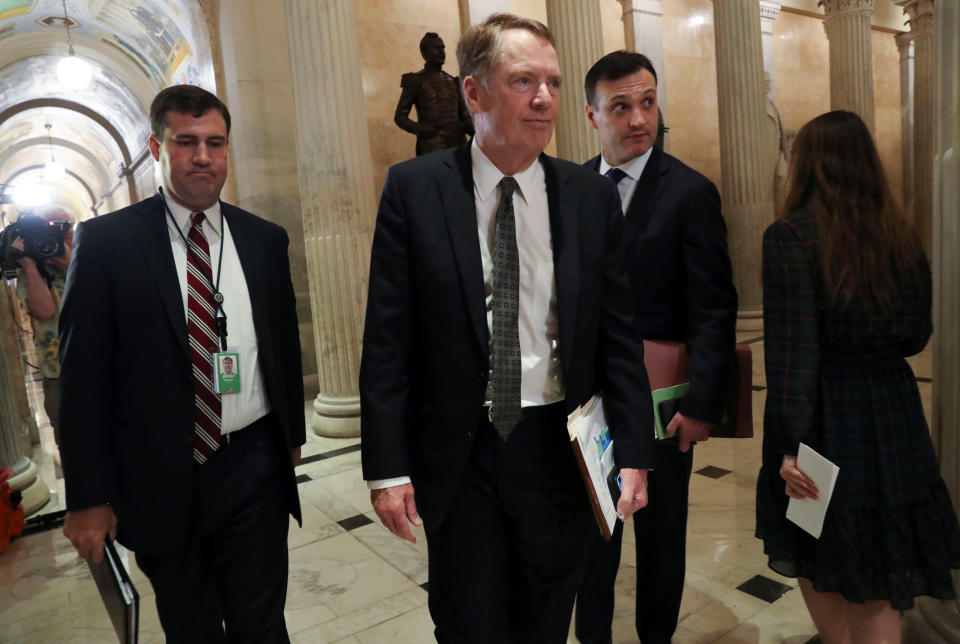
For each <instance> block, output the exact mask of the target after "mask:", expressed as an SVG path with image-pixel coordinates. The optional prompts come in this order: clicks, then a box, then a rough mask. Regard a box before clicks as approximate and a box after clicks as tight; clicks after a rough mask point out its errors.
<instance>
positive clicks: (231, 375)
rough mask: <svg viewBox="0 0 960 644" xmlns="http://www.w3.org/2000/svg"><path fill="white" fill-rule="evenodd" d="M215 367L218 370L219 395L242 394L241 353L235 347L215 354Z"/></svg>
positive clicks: (217, 387)
mask: <svg viewBox="0 0 960 644" xmlns="http://www.w3.org/2000/svg"><path fill="white" fill-rule="evenodd" d="M213 366H214V368H215V369H216V372H217V377H216V383H215V385H216V387H215V389H216V391H217V393H218V394H235V393H239V392H240V352H239V351H238V350H237V349H236V348H235V347H228V348H227V350H226V351H218V352H217V353H214V354H213Z"/></svg>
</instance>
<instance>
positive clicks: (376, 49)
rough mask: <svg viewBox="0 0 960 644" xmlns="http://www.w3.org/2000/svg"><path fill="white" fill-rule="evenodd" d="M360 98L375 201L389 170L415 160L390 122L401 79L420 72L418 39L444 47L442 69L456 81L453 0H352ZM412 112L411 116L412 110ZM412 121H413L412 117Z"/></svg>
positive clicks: (409, 141)
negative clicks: (436, 40)
mask: <svg viewBox="0 0 960 644" xmlns="http://www.w3.org/2000/svg"><path fill="white" fill-rule="evenodd" d="M354 7H355V11H356V16H357V31H358V33H359V35H360V60H361V65H362V67H363V95H364V102H365V106H366V113H367V127H368V129H369V132H370V153H371V156H372V158H373V170H374V172H373V174H374V185H373V186H371V190H375V191H376V194H377V196H378V199H379V194H380V190H381V188H382V187H383V182H384V179H385V178H386V176H387V170H388V169H389V167H390V166H391V165H393V164H395V163H399V162H400V161H404V160H406V159H410V158H412V157H414V156H415V155H416V152H415V146H416V137H414V135H412V134H409V133H407V132H405V131H403V130H401V129H400V128H399V127H397V126H396V124H395V123H394V122H393V114H394V111H395V110H396V108H397V100H398V99H399V98H400V77H401V75H403V74H405V73H407V72H415V71H418V70H420V69H423V58H422V57H421V56H420V48H419V45H420V39H421V38H423V34H425V33H426V32H428V31H435V32H437V33H438V34H440V37H441V38H443V41H444V43H445V44H446V46H447V61H446V64H445V65H444V66H443V69H444V70H445V71H446V72H447V73H449V74H451V75H453V76H456V75H457V73H458V69H457V56H456V46H457V39H458V38H459V37H460V10H459V7H458V6H457V2H456V0H446V1H445V2H434V1H432V0H357V2H356V4H355V5H354ZM414 112H415V110H414ZM411 118H414V119H415V118H416V117H415V116H414V114H411Z"/></svg>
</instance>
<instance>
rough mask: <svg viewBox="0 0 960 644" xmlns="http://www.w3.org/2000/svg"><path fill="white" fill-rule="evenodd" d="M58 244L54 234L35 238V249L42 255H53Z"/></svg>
mask: <svg viewBox="0 0 960 644" xmlns="http://www.w3.org/2000/svg"><path fill="white" fill-rule="evenodd" d="M58 245H59V244H58V243H57V239H56V237H54V236H53V235H40V236H38V237H37V238H36V239H34V240H33V250H34V252H35V253H36V254H37V255H39V256H40V257H53V255H54V253H56V252H57V247H58Z"/></svg>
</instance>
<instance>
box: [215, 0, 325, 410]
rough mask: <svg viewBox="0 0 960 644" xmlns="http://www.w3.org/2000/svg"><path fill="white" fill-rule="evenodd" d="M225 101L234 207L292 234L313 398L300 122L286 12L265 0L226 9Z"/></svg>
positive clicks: (239, 1) (218, 37) (222, 23)
mask: <svg viewBox="0 0 960 644" xmlns="http://www.w3.org/2000/svg"><path fill="white" fill-rule="evenodd" d="M216 21H217V22H216V23H217V24H218V25H219V29H218V32H217V33H216V34H215V35H214V37H212V38H211V40H212V42H213V43H215V44H218V45H219V50H220V56H219V57H218V58H219V65H220V67H219V69H220V73H221V78H219V79H218V83H221V85H220V96H221V97H222V98H223V100H224V101H225V102H226V103H227V105H228V106H229V107H230V114H231V117H232V120H233V127H232V129H231V131H230V152H231V160H232V164H231V167H230V175H232V176H233V184H232V190H233V195H232V199H233V203H235V204H236V205H237V206H239V207H241V208H243V209H245V210H249V211H250V212H253V213H255V214H257V215H260V216H261V217H263V218H265V219H268V220H270V221H272V222H274V223H276V224H280V225H281V226H283V228H284V229H286V231H287V234H288V236H289V238H290V246H289V250H288V255H289V258H290V274H291V276H292V278H293V289H294V293H295V294H296V298H297V321H298V323H299V330H300V346H301V349H302V351H301V356H302V360H303V367H304V368H303V374H304V385H305V389H306V395H307V396H308V397H313V396H316V395H317V391H318V383H317V380H318V376H317V355H316V351H315V344H314V333H313V316H312V315H311V309H310V286H309V284H308V279H307V259H306V256H305V249H304V245H303V242H302V240H303V217H302V215H301V208H300V183H299V181H298V179H297V176H298V175H297V155H296V154H292V153H291V152H292V151H293V150H295V149H296V147H297V141H298V137H297V120H296V111H295V109H294V104H293V83H292V80H291V71H290V50H289V48H288V47H286V46H277V45H276V43H283V42H285V41H286V40H287V21H286V16H285V14H284V12H283V11H277V10H276V9H275V8H274V7H272V6H271V5H270V4H269V3H264V2H261V1H259V0H230V1H229V2H221V3H220V4H219V12H218V14H217V15H216Z"/></svg>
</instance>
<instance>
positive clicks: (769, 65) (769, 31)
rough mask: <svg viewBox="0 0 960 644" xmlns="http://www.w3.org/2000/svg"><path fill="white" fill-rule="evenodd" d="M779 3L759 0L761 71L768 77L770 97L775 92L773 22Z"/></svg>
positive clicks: (778, 9) (777, 12)
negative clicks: (761, 51)
mask: <svg viewBox="0 0 960 644" xmlns="http://www.w3.org/2000/svg"><path fill="white" fill-rule="evenodd" d="M780 6H781V5H780V3H779V2H769V1H768V0H760V40H761V44H762V45H763V71H765V72H766V73H767V76H769V77H770V90H769V91H768V92H767V93H768V94H769V95H770V97H771V98H772V97H773V96H774V94H775V92H774V88H775V82H776V81H775V79H774V74H773V22H774V21H775V20H776V19H777V16H778V15H779V14H780Z"/></svg>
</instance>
